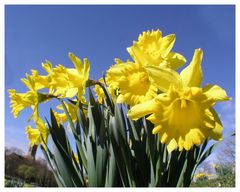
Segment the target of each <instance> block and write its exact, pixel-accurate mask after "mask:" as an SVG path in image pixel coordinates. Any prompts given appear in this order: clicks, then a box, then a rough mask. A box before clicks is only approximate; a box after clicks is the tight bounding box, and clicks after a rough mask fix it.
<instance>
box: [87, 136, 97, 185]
mask: <svg viewBox="0 0 240 192" xmlns="http://www.w3.org/2000/svg"><path fill="white" fill-rule="evenodd" d="M93 145H94V143H93V139H92V137H91V136H88V137H87V160H88V163H87V172H88V183H89V186H90V187H97V174H96V162H95V159H96V149H94V147H93Z"/></svg>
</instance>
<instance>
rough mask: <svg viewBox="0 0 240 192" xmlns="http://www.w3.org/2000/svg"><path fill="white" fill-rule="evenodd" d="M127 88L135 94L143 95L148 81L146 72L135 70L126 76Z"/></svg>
mask: <svg viewBox="0 0 240 192" xmlns="http://www.w3.org/2000/svg"><path fill="white" fill-rule="evenodd" d="M128 80H129V90H131V92H133V93H135V94H137V95H145V94H146V92H147V91H148V89H149V86H150V81H149V79H148V75H147V73H146V72H136V73H133V74H132V75H130V76H129V77H128Z"/></svg>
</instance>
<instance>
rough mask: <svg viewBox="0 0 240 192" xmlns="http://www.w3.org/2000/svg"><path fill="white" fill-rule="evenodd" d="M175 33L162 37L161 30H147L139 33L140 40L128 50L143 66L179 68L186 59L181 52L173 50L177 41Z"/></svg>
mask: <svg viewBox="0 0 240 192" xmlns="http://www.w3.org/2000/svg"><path fill="white" fill-rule="evenodd" d="M175 39H176V38H175V35H174V34H170V35H167V36H165V37H162V32H161V31H160V30H156V31H154V30H152V31H145V32H143V33H142V34H140V35H139V37H138V41H137V42H136V41H134V42H133V46H131V47H128V48H127V51H128V52H129V54H130V55H131V57H132V58H133V59H134V61H136V62H137V63H140V64H141V65H142V66H146V65H154V66H163V67H168V68H172V69H178V68H179V67H181V66H182V65H183V64H184V63H185V62H186V59H185V58H184V57H183V56H182V55H181V54H179V53H175V52H171V49H172V48H173V45H174V43H175Z"/></svg>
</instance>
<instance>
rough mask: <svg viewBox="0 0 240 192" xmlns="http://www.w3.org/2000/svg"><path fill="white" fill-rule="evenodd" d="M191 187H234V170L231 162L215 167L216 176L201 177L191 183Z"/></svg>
mask: <svg viewBox="0 0 240 192" xmlns="http://www.w3.org/2000/svg"><path fill="white" fill-rule="evenodd" d="M191 186H192V187H235V170H234V166H233V165H232V164H230V165H226V164H222V165H220V166H219V167H218V168H216V177H215V178H212V179H209V178H208V177H203V178H201V179H197V181H196V182H193V183H192V184H191Z"/></svg>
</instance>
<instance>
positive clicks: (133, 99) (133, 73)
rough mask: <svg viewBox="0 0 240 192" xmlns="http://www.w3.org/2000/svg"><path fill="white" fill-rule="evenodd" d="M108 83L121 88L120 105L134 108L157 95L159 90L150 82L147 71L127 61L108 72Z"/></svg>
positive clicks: (118, 98)
mask: <svg viewBox="0 0 240 192" xmlns="http://www.w3.org/2000/svg"><path fill="white" fill-rule="evenodd" d="M111 77H114V79H113V78H111ZM106 81H107V84H108V85H110V86H111V85H114V86H116V87H118V88H119V90H120V91H119V93H120V94H119V96H118V97H117V102H118V103H127V104H129V105H131V106H133V105H136V104H139V103H141V102H144V101H147V100H150V99H152V98H154V97H155V96H156V95H157V88H156V87H155V86H153V85H152V84H151V82H150V81H149V76H148V73H147V71H146V70H145V68H143V67H142V66H141V65H139V64H138V63H133V62H130V61H127V62H126V63H120V64H115V65H113V66H112V67H111V68H110V69H109V70H108V71H107V76H106Z"/></svg>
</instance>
